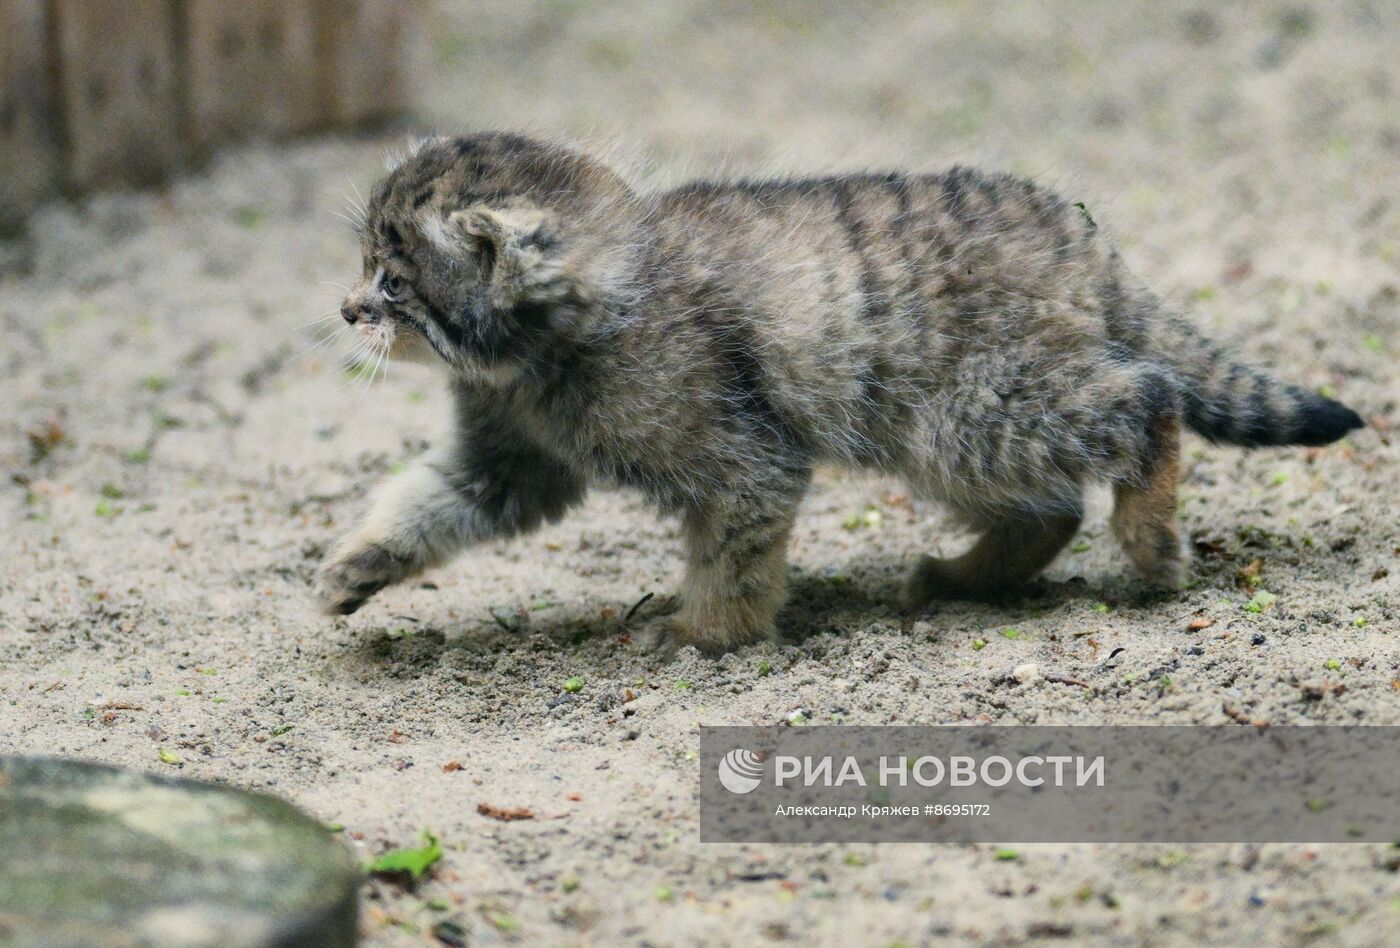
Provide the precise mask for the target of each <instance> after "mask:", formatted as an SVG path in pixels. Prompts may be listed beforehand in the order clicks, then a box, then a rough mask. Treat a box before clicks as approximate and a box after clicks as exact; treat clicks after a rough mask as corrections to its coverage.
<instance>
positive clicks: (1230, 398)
mask: <svg viewBox="0 0 1400 948" xmlns="http://www.w3.org/2000/svg"><path fill="white" fill-rule="evenodd" d="M1150 332H1151V342H1150V345H1151V348H1152V350H1153V354H1154V355H1155V356H1156V358H1158V359H1160V360H1162V361H1164V362H1166V363H1167V365H1169V366H1170V367H1171V368H1172V371H1173V374H1175V375H1176V377H1177V378H1178V379H1179V380H1180V383H1181V400H1182V410H1183V412H1184V414H1185V420H1186V423H1187V424H1188V425H1189V426H1190V427H1191V429H1192V430H1193V431H1195V432H1197V433H1198V434H1201V435H1204V436H1205V437H1207V438H1209V439H1210V440H1212V441H1224V442H1228V443H1230V444H1238V445H1243V446H1245V447H1251V448H1252V447H1261V446H1265V445H1283V444H1309V445H1317V444H1331V443H1332V442H1333V441H1336V440H1338V439H1339V438H1341V437H1343V436H1344V435H1346V433H1347V432H1348V431H1352V430H1354V429H1356V428H1364V427H1365V426H1366V423H1365V422H1364V421H1362V420H1361V416H1360V415H1358V414H1357V413H1356V412H1354V411H1352V410H1351V409H1350V408H1348V407H1347V406H1345V405H1343V404H1342V403H1341V402H1338V401H1336V400H1334V399H1331V398H1327V397H1326V396H1323V395H1318V394H1316V393H1314V392H1309V391H1307V390H1306V389H1302V388H1299V387H1298V386H1297V385H1289V384H1286V383H1284V382H1280V381H1278V380H1277V379H1275V378H1274V377H1273V376H1271V375H1269V374H1268V373H1266V372H1262V371H1260V370H1259V369H1256V368H1253V367H1252V366H1248V365H1245V364H1243V363H1241V362H1239V361H1238V360H1236V359H1235V358H1233V357H1232V356H1231V355H1230V354H1229V353H1228V352H1227V351H1226V350H1225V349H1224V348H1223V347H1221V346H1219V345H1217V344H1216V343H1214V342H1212V341H1211V340H1209V339H1207V338H1206V337H1205V336H1203V335H1202V334H1201V333H1200V331H1199V330H1197V329H1196V327H1195V326H1193V325H1191V323H1190V322H1188V321H1187V320H1185V319H1183V318H1181V317H1180V316H1176V315H1172V314H1168V313H1160V314H1159V315H1158V316H1157V317H1156V318H1155V319H1154V320H1153V325H1152V328H1151V330H1150Z"/></svg>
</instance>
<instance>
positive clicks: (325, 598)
mask: <svg viewBox="0 0 1400 948" xmlns="http://www.w3.org/2000/svg"><path fill="white" fill-rule="evenodd" d="M406 572H407V570H406V564H405V563H404V560H403V558H402V557H401V556H399V555H397V554H395V553H393V552H392V551H390V550H388V549H386V548H385V547H383V546H379V545H377V544H367V545H364V546H354V547H349V548H346V549H342V550H338V551H337V552H335V553H332V554H331V556H330V558H329V559H327V560H326V561H325V562H324V563H322V564H321V568H320V569H319V570H318V571H317V573H316V597H317V598H318V599H319V600H320V602H321V609H322V611H324V612H325V613H326V614H327V615H333V616H336V615H338V616H348V615H350V614H351V613H352V612H354V611H355V610H357V609H359V608H360V606H362V605H364V604H365V601H366V600H367V599H369V597H370V596H373V595H374V594H375V593H377V592H379V590H381V589H383V588H384V587H385V586H388V585H390V584H391V583H395V582H398V581H399V580H400V579H402V578H403V576H404V575H405V574H406Z"/></svg>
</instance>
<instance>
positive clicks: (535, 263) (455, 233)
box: [442, 204, 560, 304]
mask: <svg viewBox="0 0 1400 948" xmlns="http://www.w3.org/2000/svg"><path fill="white" fill-rule="evenodd" d="M442 231H443V234H444V236H445V237H446V239H448V240H450V241H452V242H454V243H456V244H457V245H458V246H459V247H460V246H462V245H470V250H471V251H472V252H475V253H479V254H481V256H482V266H483V269H484V270H485V271H486V280H487V283H488V286H489V288H490V292H491V295H492V296H493V297H495V298H496V300H497V302H498V303H502V304H509V303H513V302H519V301H520V300H522V299H525V298H527V297H539V298H543V297H548V296H550V295H555V294H554V289H555V283H556V282H557V280H558V277H559V275H560V264H559V260H558V259H557V256H558V255H557V254H556V253H554V251H555V248H556V244H557V241H556V238H555V234H556V226H555V220H554V215H553V214H552V213H551V212H549V211H547V210H543V209H541V208H538V207H534V206H530V205H512V206H506V207H490V206H487V205H484V204H478V205H474V206H472V207H469V208H466V209H464V210H460V211H454V212H453V213H452V214H450V215H449V216H448V218H447V221H446V225H445V226H444V227H443V228H442Z"/></svg>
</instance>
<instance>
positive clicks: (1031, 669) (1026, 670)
mask: <svg viewBox="0 0 1400 948" xmlns="http://www.w3.org/2000/svg"><path fill="white" fill-rule="evenodd" d="M1011 677H1012V678H1015V679H1016V680H1017V681H1018V682H1020V683H1021V684H1023V685H1029V684H1030V683H1032V682H1034V681H1038V680H1039V679H1040V666H1039V665H1037V664H1036V663H1035V662H1026V664H1024V665H1017V666H1016V667H1015V668H1013V669H1012V670H1011Z"/></svg>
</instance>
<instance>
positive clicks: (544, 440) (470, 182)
mask: <svg viewBox="0 0 1400 948" xmlns="http://www.w3.org/2000/svg"><path fill="white" fill-rule="evenodd" d="M363 250H364V269H363V273H362V275H361V278H360V281H359V282H358V284H357V285H356V286H355V288H354V289H353V290H352V291H351V293H350V294H349V296H348V297H347V298H346V300H345V302H344V305H343V307H342V309H341V313H342V315H343V316H344V317H345V320H346V322H348V323H349V324H350V325H351V326H352V327H353V329H354V330H356V331H357V332H360V333H362V334H363V336H364V338H365V340H367V341H368V342H369V344H371V345H372V346H373V347H374V348H375V349H376V350H377V351H379V352H382V353H386V354H392V355H393V356H395V357H406V358H418V359H427V360H432V361H440V362H441V363H445V365H446V366H447V367H448V369H449V370H450V376H451V387H452V394H453V397H454V398H455V402H456V410H455V419H454V421H455V434H454V435H453V437H452V438H451V440H450V441H448V443H446V444H444V445H440V446H438V447H437V448H436V449H435V450H433V451H431V452H430V453H429V454H428V455H427V456H425V457H424V458H423V459H421V460H420V461H418V462H417V463H416V464H415V465H413V466H412V467H411V468H410V469H409V470H408V471H406V472H404V473H403V474H400V475H399V476H397V477H395V478H393V479H391V480H389V481H388V482H387V483H385V484H384V485H383V486H382V487H381V488H380V490H379V491H378V493H377V496H376V497H375V500H374V503H373V505H372V507H371V510H370V512H369V516H368V517H367V518H366V520H365V521H364V523H363V524H362V525H361V526H360V527H359V528H358V529H357V530H355V531H354V532H353V533H351V534H350V535H349V536H348V537H347V538H346V539H345V540H344V541H343V542H342V543H341V544H340V545H339V546H338V548H337V549H336V550H335V551H334V552H333V553H332V554H331V555H330V556H329V558H328V559H327V560H326V562H325V563H324V565H323V566H322V568H321V571H320V574H319V580H318V582H319V589H320V595H321V598H322V600H323V602H324V604H325V606H326V607H327V609H328V610H329V611H331V612H333V613H350V612H354V611H355V610H356V609H358V608H359V607H360V605H361V604H362V603H364V602H365V600H366V599H367V598H368V597H369V596H371V595H372V594H374V593H375V592H376V591H378V590H380V589H382V588H383V587H385V586H387V585H389V584H391V583H395V582H398V581H400V580H403V579H405V578H407V577H409V576H413V575H414V574H416V573H419V572H421V571H422V570H424V569H426V568H428V567H431V566H434V565H436V564H439V563H442V562H444V561H445V560H447V559H448V558H449V557H451V556H452V555H453V554H455V553H457V552H458V551H460V550H462V549H463V548H464V547H467V546H469V545H471V544H473V543H476V542H478V541H481V540H485V539H488V538H492V537H501V536H511V535H516V534H520V533H524V532H527V531H529V530H533V529H535V528H536V527H538V526H539V525H540V524H541V523H543V522H545V521H551V522H552V521H555V520H557V519H559V518H560V517H561V516H563V514H564V513H565V512H566V511H567V510H568V509H569V508H570V507H571V506H573V505H574V504H577V503H578V502H579V501H581V500H582V499H583V497H584V493H585V491H586V490H587V489H588V487H589V485H590V484H593V483H598V482H606V483H614V484H617V483H620V484H625V485H630V486H632V487H635V488H638V489H640V490H641V491H642V492H644V493H645V494H646V495H647V496H648V497H649V498H650V499H651V500H652V501H654V502H655V504H656V505H657V506H658V507H659V508H660V509H661V510H662V511H663V512H667V513H674V514H677V515H679V517H680V519H681V523H682V525H683V532H684V538H685V544H686V555H687V564H686V575H685V582H684V586H683V589H682V595H681V607H680V609H679V611H678V612H677V613H676V615H675V616H674V617H673V618H672V619H670V620H669V626H668V631H667V636H668V639H669V644H670V645H671V646H672V647H676V646H681V645H687V644H693V645H696V646H699V647H700V648H701V649H702V650H705V651H708V652H721V651H724V650H727V649H731V648H734V647H736V646H739V645H742V644H744V643H747V642H753V641H755V640H758V639H763V638H765V637H770V636H772V635H773V634H774V625H773V618H774V614H775V611H776V610H777V608H778V606H779V604H780V602H781V600H782V598H783V586H784V578H785V573H786V564H785V557H786V550H785V548H786V545H787V540H788V535H789V532H790V531H791V529H792V524H793V518H794V516H795V514H796V511H797V507H798V504H799V503H800V502H801V500H802V497H803V494H804V493H805V492H806V490H807V486H808V483H809V481H810V478H811V473H812V466H813V465H814V464H816V463H819V462H824V463H831V464H839V465H844V466H848V467H858V468H874V469H876V470H879V471H883V472H886V473H889V474H893V475H897V476H899V477H901V478H903V479H904V480H905V481H906V482H907V483H908V484H909V486H910V488H911V489H912V490H914V491H916V492H917V493H918V494H919V495H920V496H923V497H927V498H932V499H936V500H938V501H941V502H943V503H945V504H947V505H948V506H949V507H950V508H951V509H952V510H953V511H955V512H956V513H957V514H958V515H959V516H960V517H961V518H962V519H963V520H964V521H966V522H967V523H968V524H969V525H970V526H971V527H972V528H973V529H974V530H976V531H977V532H978V533H979V534H980V536H979V538H978V539H977V541H976V542H975V544H974V545H973V546H972V548H971V549H970V550H969V551H968V552H966V553H964V554H963V555H961V556H958V557H956V558H952V559H936V558H933V557H925V558H924V559H923V560H922V561H921V562H920V563H919V564H918V566H917V567H916V568H915V570H914V572H913V574H912V576H911V577H910V579H909V581H908V585H907V587H906V599H907V602H906V605H907V606H909V607H911V608H916V607H919V606H922V605H924V604H926V603H927V602H928V601H929V600H930V599H932V598H934V597H945V596H954V597H955V596H967V597H988V596H994V595H996V594H998V593H1000V592H1002V591H1004V590H1007V589H1010V588H1013V587H1015V586H1016V585H1017V584H1020V583H1023V582H1025V581H1026V580H1028V579H1030V578H1031V577H1033V576H1034V575H1035V574H1036V573H1038V572H1039V571H1040V570H1041V569H1042V568H1043V567H1045V566H1046V565H1047V564H1048V563H1049V562H1050V561H1051V559H1053V558H1054V556H1055V554H1056V553H1057V552H1059V550H1060V549H1061V548H1062V547H1064V545H1065V544H1066V542H1068V540H1069V539H1070V538H1071V537H1072V536H1073V534H1074V532H1075V530H1076V529H1077V528H1078V526H1079V523H1080V519H1081V516H1082V510H1083V495H1084V489H1085V485H1086V484H1088V483H1090V482H1095V481H1098V482H1108V483H1110V484H1112V485H1113V491H1114V498H1115V509H1114V512H1113V519H1112V526H1113V530H1114V533H1115V535H1116V536H1117V538H1118V540H1119V541H1120V542H1121V543H1122V545H1123V548H1124V549H1125V550H1126V552H1127V554H1128V557H1129V559H1131V560H1132V562H1133V563H1134V565H1135V566H1136V567H1137V568H1138V569H1139V570H1140V571H1141V572H1142V573H1143V575H1144V576H1145V577H1146V578H1147V579H1148V580H1150V581H1151V582H1153V583H1156V584H1160V585H1163V586H1174V585H1176V584H1177V583H1178V582H1179V581H1180V579H1181V575H1182V546H1181V543H1180V541H1179V538H1178V534H1177V527H1176V522H1175V508H1176V487H1177V481H1178V475H1179V470H1178V453H1179V450H1180V449H1179V444H1180V436H1181V426H1182V424H1183V423H1184V424H1185V425H1187V426H1189V427H1190V428H1192V429H1193V430H1195V431H1197V432H1199V433H1201V434H1203V435H1205V436H1206V437H1207V438H1210V439H1212V440H1216V441H1225V442H1230V443H1233V444H1239V445H1246V446H1259V445H1285V444H1314V445H1315V444H1326V443H1329V442H1332V441H1335V440H1336V439H1338V438H1340V437H1342V436H1343V435H1344V434H1346V433H1347V432H1348V431H1350V430H1351V429H1353V428H1357V427H1360V426H1361V425H1362V421H1361V419H1360V418H1359V417H1358V416H1357V415H1356V414H1355V413H1354V412H1353V411H1351V410H1350V409H1348V408H1346V407H1344V406H1343V405H1341V404H1339V403H1337V402H1335V401H1332V400H1331V399H1328V398H1323V397H1322V396H1320V395H1316V394H1313V393H1311V392H1307V391H1304V390H1303V389H1301V388H1298V387H1296V386H1292V385H1285V384H1282V383H1280V382H1278V381H1275V380H1274V379H1273V378H1272V377H1270V376H1269V375H1267V374H1265V373H1263V372H1261V371H1259V370H1257V369H1254V368H1251V367H1248V366H1246V365H1243V364H1241V363H1240V362H1238V361H1236V360H1235V359H1234V358H1233V357H1232V356H1230V355H1229V354H1227V353H1226V352H1225V351H1223V350H1222V349H1221V348H1220V347H1219V346H1217V345H1215V344H1214V343H1212V342H1210V341H1209V340H1207V339H1205V338H1204V337H1203V336H1202V335H1201V334H1200V333H1199V332H1197V330H1196V329H1195V328H1194V327H1193V326H1191V325H1190V324H1189V323H1188V322H1186V321H1185V320H1183V319H1182V318H1180V317H1178V316H1176V315H1173V314H1171V313H1168V312H1165V311H1164V310H1163V307H1162V305H1161V303H1160V302H1159V301H1158V299H1157V298H1156V297H1155V296H1153V294H1152V293H1151V292H1150V291H1148V290H1147V289H1145V288H1144V287H1143V286H1142V285H1141V284H1139V283H1138V282H1137V281H1136V280H1135V279H1134V278H1133V277H1132V275H1131V274H1129V272H1128V271H1127V269H1126V268H1125V267H1124V265H1123V263H1122V260H1121V259H1120V257H1119V255H1118V253H1117V252H1116V251H1115V250H1114V249H1113V247H1112V246H1111V244H1110V243H1109V242H1108V240H1106V239H1105V238H1104V237H1103V236H1102V235H1101V234H1100V233H1099V232H1098V230H1097V228H1096V227H1095V224H1094V221H1093V220H1092V219H1091V218H1090V216H1089V214H1088V213H1087V212H1086V211H1085V210H1084V209H1083V206H1082V205H1070V204H1067V203H1065V202H1064V201H1063V200H1062V199H1060V198H1058V197H1056V196H1055V195H1053V194H1050V193H1048V192H1046V191H1043V190H1041V189H1039V188H1037V187H1036V186H1035V185H1033V184H1031V183H1030V182H1027V181H1024V180H1021V179H1019V178H1014V177H1010V176H1007V175H999V174H984V173H981V172H978V171H974V170H971V169H968V168H954V169H952V170H951V171H948V172H946V173H943V174H934V175H916V174H904V173H900V172H894V173H890V174H851V175H841V176H835V177H823V178H804V179H781V180H763V181H748V180H740V181H730V182H719V183H711V182H696V183H693V184H688V185H685V186H683V187H680V188H677V189H675V190H671V191H666V192H663V193H639V192H638V191H635V190H634V189H633V188H631V187H629V185H628V184H627V183H626V182H625V181H624V180H623V179H622V178H621V177H619V176H618V175H617V174H615V173H614V172H613V171H612V170H610V169H609V168H608V167H606V166H605V165H603V164H602V163H600V162H598V161H596V160H594V159H592V158H590V157H588V156H587V155H584V154H581V153H579V152H578V151H575V150H572V149H570V148H566V147H563V146H559V145H555V144H551V143H546V142H541V141H536V140H532V139H528V138H524V137H521V136H518V135H511V134H503V133H490V134H481V135H474V136H471V137H467V138H457V139H438V140H433V141H430V142H427V143H425V144H423V145H422V146H420V147H419V148H418V149H417V150H416V151H415V152H414V153H413V154H412V155H411V156H409V157H408V158H407V159H406V160H404V161H403V162H402V163H401V164H400V165H399V166H398V167H397V168H395V169H394V170H393V171H392V172H390V173H389V175H388V176H387V177H386V178H384V180H382V181H381V182H380V183H379V184H378V186H377V187H376V188H375V189H374V191H373V194H372V196H371V199H370V201H369V205H368V213H367V215H366V220H365V225H364V233H363Z"/></svg>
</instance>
